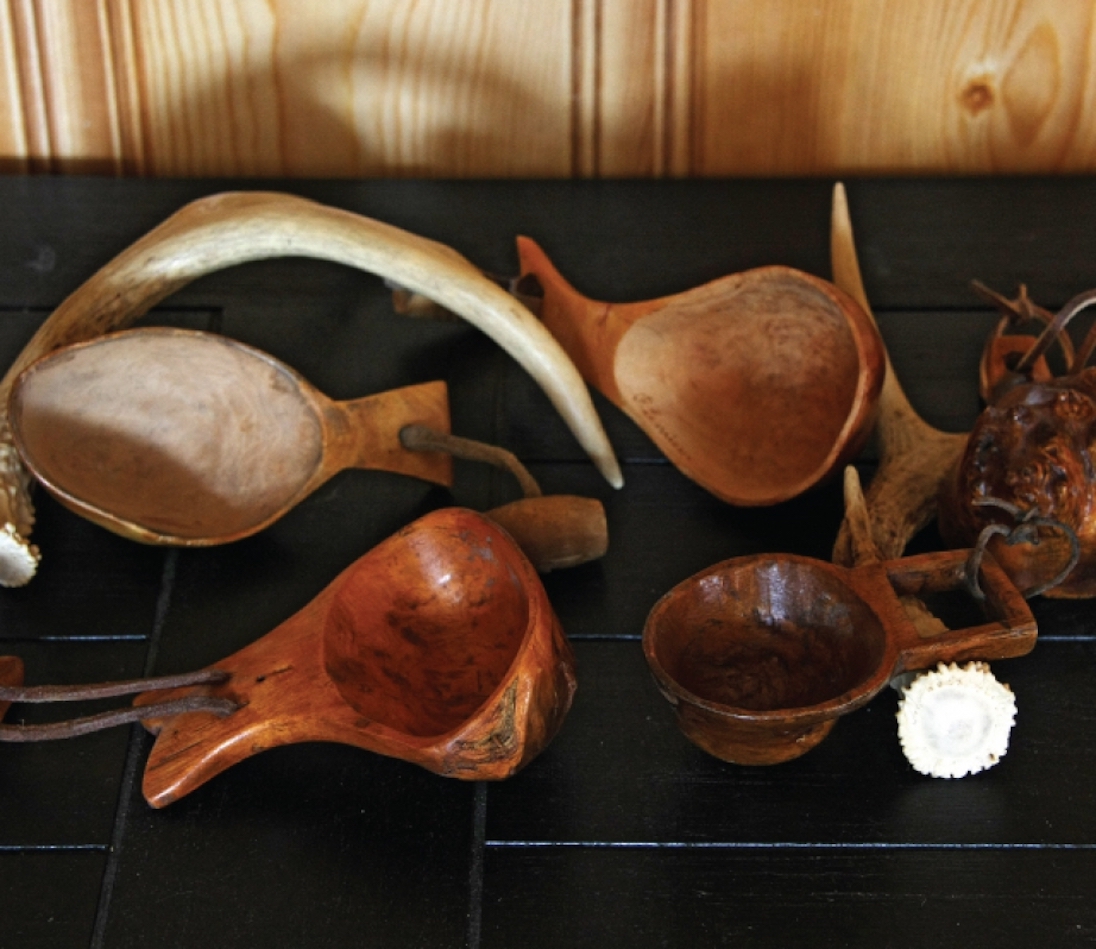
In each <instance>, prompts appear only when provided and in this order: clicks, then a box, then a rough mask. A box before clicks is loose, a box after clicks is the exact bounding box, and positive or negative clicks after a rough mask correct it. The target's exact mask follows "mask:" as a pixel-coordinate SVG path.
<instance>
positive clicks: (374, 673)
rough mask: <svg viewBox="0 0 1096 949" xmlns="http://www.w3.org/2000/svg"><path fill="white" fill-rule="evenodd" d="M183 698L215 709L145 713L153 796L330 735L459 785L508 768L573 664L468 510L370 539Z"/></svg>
mask: <svg viewBox="0 0 1096 949" xmlns="http://www.w3.org/2000/svg"><path fill="white" fill-rule="evenodd" d="M211 668H213V669H219V670H223V671H225V672H228V673H229V674H230V677H229V679H228V680H227V681H226V682H224V683H223V684H220V685H213V686H200V687H197V688H190V689H180V690H175V691H173V692H167V693H165V692H156V693H147V694H146V695H142V696H139V697H138V699H137V704H138V705H141V704H148V703H151V702H155V701H165V700H171V699H173V698H177V697H182V696H184V695H188V694H199V693H203V692H204V693H208V694H210V695H213V696H223V697H226V698H229V699H231V700H232V701H234V702H235V703H236V704H237V705H238V709H237V710H236V711H235V712H233V713H232V714H230V715H228V716H227V717H225V718H217V717H216V716H214V715H212V714H209V713H190V714H186V715H179V716H175V717H173V718H169V719H150V720H147V721H146V722H145V724H146V727H148V728H149V730H150V731H152V732H153V733H154V734H158V735H159V737H158V738H157V741H156V744H155V746H154V747H153V749H152V752H151V754H150V756H149V760H148V765H147V767H146V770H145V778H144V793H145V797H146V798H147V799H148V801H149V803H150V804H151V805H152V806H154V807H160V806H163V805H165V804H168V803H171V802H172V801H174V800H177V799H178V798H180V797H182V796H183V795H184V794H187V793H189V792H190V791H192V790H194V789H195V788H196V787H198V786H200V785H201V784H203V783H204V782H205V781H207V780H209V779H210V778H211V777H213V776H214V775H216V774H219V773H220V772H221V771H223V770H224V769H226V768H228V767H230V766H231V765H233V764H235V763H237V762H238V761H241V760H243V759H244V758H247V757H249V756H251V755H253V754H256V753H257V752H259V751H263V750H265V749H267V748H273V747H276V746H278V745H286V744H292V743H296V742H302V741H337V742H343V743H346V744H350V745H355V746H357V747H360V748H365V749H368V750H370V751H376V752H378V753H380V754H385V755H391V756H393V757H397V758H401V759H404V760H407V761H410V762H413V763H415V764H418V765H421V766H423V767H425V768H428V769H429V770H431V771H435V772H437V773H439V774H443V775H447V776H451V777H458V778H464V779H467V780H483V779H499V778H505V777H508V776H509V775H511V774H513V773H514V772H515V771H517V770H518V769H519V768H520V767H522V766H523V765H524V764H526V763H527V762H528V761H529V760H530V759H532V758H533V757H534V756H535V755H536V754H537V753H539V752H540V750H541V749H542V748H543V747H544V746H545V745H546V744H547V743H548V742H549V741H550V740H551V738H552V737H553V735H554V734H555V733H556V731H557V729H558V728H559V726H560V724H561V723H562V721H563V718H564V716H565V715H566V713H567V710H568V709H569V708H570V704H571V697H572V695H573V692H574V688H575V678H574V659H573V656H572V653H571V649H570V646H569V645H568V643H567V640H566V638H565V637H564V635H563V632H562V630H561V629H560V626H559V622H558V620H557V619H556V617H555V614H554V613H553V612H552V608H551V606H550V604H549V602H548V598H547V595H546V594H545V592H544V587H543V586H542V585H541V582H540V579H539V577H538V576H537V574H536V571H535V570H534V569H533V567H532V565H531V564H530V563H529V562H528V560H527V559H526V558H525V556H524V555H523V554H522V553H521V551H520V550H519V549H518V548H517V546H516V545H515V544H514V542H513V541H512V540H511V539H510V538H509V536H508V535H507V534H506V533H505V532H504V531H502V530H501V529H499V528H498V527H497V526H496V525H495V524H493V523H492V522H491V521H490V520H488V519H487V518H486V517H484V516H483V515H480V514H477V513H475V512H473V511H468V510H464V509H460V508H446V509H443V510H439V511H434V512H433V513H431V514H428V515H426V516H425V517H422V518H420V519H419V520H417V521H415V522H414V523H412V524H410V525H409V526H408V527H406V528H404V529H403V530H401V531H399V532H398V533H397V534H395V535H393V536H392V537H391V538H389V539H388V540H386V541H384V542H383V543H381V544H380V545H378V546H377V547H375V548H374V549H373V550H372V551H370V552H369V553H367V554H366V555H365V556H363V557H362V558H360V559H359V560H358V561H356V562H355V563H354V564H353V565H351V566H350V567H349V568H347V569H346V570H345V571H344V572H343V573H342V574H340V575H339V577H337V578H336V579H335V580H334V581H333V582H332V583H331V584H330V585H329V586H328V587H327V588H326V589H325V590H324V591H323V592H322V593H321V594H320V595H319V596H317V597H316V599H314V600H313V601H312V602H311V603H309V604H308V605H307V606H306V607H304V609H302V610H301V611H300V612H299V613H297V614H296V615H295V616H293V617H291V618H290V619H288V620H286V621H285V622H284V623H282V624H281V625H280V626H278V627H277V628H276V629H274V630H272V631H271V632H270V633H267V634H266V635H265V636H264V637H262V638H261V639H259V640H258V641H256V642H255V643H252V644H251V645H250V646H247V647H246V648H244V649H242V650H240V651H239V652H237V653H236V654H234V655H232V656H229V657H228V658H227V659H225V660H223V661H222V662H218V663H216V664H215V665H214V666H212V667H211Z"/></svg>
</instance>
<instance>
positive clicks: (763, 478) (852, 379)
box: [616, 268, 863, 504]
mask: <svg viewBox="0 0 1096 949" xmlns="http://www.w3.org/2000/svg"><path fill="white" fill-rule="evenodd" d="M862 371H863V366H862V365H861V357H860V353H859V350H858V349H857V345H856V339H855V338H854V336H853V332H852V330H851V329H850V326H849V320H848V317H847V316H846V315H845V313H844V311H843V310H842V309H841V308H840V307H839V306H838V305H837V304H836V303H835V302H834V301H833V300H832V299H831V298H830V297H829V296H827V295H826V294H824V293H823V292H822V291H821V290H819V289H818V288H816V287H814V286H812V285H811V284H810V283H808V282H806V281H804V280H796V279H793V278H791V277H790V276H789V272H786V271H785V270H784V269H783V268H775V269H774V270H773V271H772V272H770V271H769V270H768V269H767V268H766V269H765V270H763V271H748V272H746V273H744V274H736V275H734V276H732V277H726V278H724V279H722V280H719V281H716V282H715V283H713V284H708V285H706V286H704V287H700V288H698V289H697V290H694V291H692V292H690V293H687V294H682V295H681V296H680V297H677V298H674V302H673V306H668V307H666V308H665V309H663V310H660V311H656V312H654V313H651V314H650V315H648V316H646V317H644V318H643V319H642V320H641V321H639V322H638V323H637V324H636V325H635V326H634V327H633V328H632V329H631V330H630V331H629V332H628V333H627V334H626V335H625V336H624V338H623V339H622V341H621V343H620V346H619V348H618V349H617V353H616V381H617V384H618V386H619V388H620V391H621V394H622V396H623V397H624V399H625V401H626V402H627V404H628V407H629V411H630V412H631V413H632V414H633V415H634V416H636V417H637V418H640V419H645V420H646V421H647V423H648V425H647V426H646V427H647V428H648V429H649V434H651V437H652V438H653V439H654V440H655V441H656V443H657V444H658V445H659V447H660V448H661V449H662V450H663V451H664V452H665V453H666V455H667V457H669V458H670V459H671V460H672V461H673V462H674V463H675V464H677V465H678V466H679V467H681V469H682V470H683V471H685V472H686V473H687V474H688V475H689V476H690V477H692V478H693V479H695V480H696V481H698V482H699V483H700V484H702V485H705V486H706V487H709V489H710V490H713V491H714V492H715V493H716V494H718V495H719V496H720V497H724V498H725V499H727V500H730V501H732V502H733V503H739V504H767V503H772V502H773V501H774V500H784V499H786V498H788V497H790V496H792V495H793V494H797V493H799V492H801V491H803V490H805V489H806V488H807V487H810V486H811V484H813V483H814V482H815V481H817V480H818V478H820V477H821V476H822V475H823V474H824V473H826V472H827V470H828V467H829V465H830V464H831V463H832V458H833V456H834V455H835V451H837V450H838V446H839V442H840V441H841V440H843V439H845V438H848V437H850V436H853V437H855V436H856V435H858V434H859V433H857V432H847V431H846V423H847V422H848V420H849V418H850V416H851V415H852V413H853V410H854V407H855V406H856V404H857V392H858V387H859V385H860V378H861V373H862ZM713 406H721V407H723V409H724V410H723V411H713Z"/></svg>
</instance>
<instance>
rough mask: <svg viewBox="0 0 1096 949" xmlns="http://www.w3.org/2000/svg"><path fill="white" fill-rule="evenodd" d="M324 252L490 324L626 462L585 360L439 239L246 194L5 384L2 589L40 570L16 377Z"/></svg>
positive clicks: (42, 338)
mask: <svg viewBox="0 0 1096 949" xmlns="http://www.w3.org/2000/svg"><path fill="white" fill-rule="evenodd" d="M289 256H296V257H316V258H322V259H325V260H331V261H335V262H338V263H342V264H346V265H348V266H351V267H356V268H359V269H362V270H366V271H369V272H371V273H376V274H379V275H381V276H383V277H385V278H386V279H389V280H393V281H396V282H398V283H399V284H400V285H402V286H406V287H409V288H410V289H412V290H414V291H416V292H418V293H421V294H424V295H425V296H427V297H429V298H430V299H433V300H438V301H440V302H441V303H442V304H443V305H445V306H446V307H448V308H449V309H450V310H452V311H453V312H455V313H457V314H459V315H460V316H462V317H463V318H465V319H467V320H468V321H469V322H470V323H472V324H473V325H475V326H476V327H478V328H479V329H481V330H483V332H485V333H486V334H487V335H488V336H490V337H491V338H492V339H493V340H494V341H495V342H497V343H498V344H499V346H501V347H502V348H503V349H504V350H505V351H506V352H508V353H509V354H510V355H511V356H513V357H514V359H516V360H517V361H518V363H520V364H521V366H522V367H523V368H524V369H525V370H526V371H528V372H529V373H530V375H532V376H533V378H534V379H535V380H536V381H537V382H538V383H539V384H540V385H541V387H542V388H543V389H544V391H545V392H546V393H547V395H548V397H549V398H550V399H551V401H552V404H553V405H554V406H555V407H556V409H557V410H558V411H559V412H560V414H561V415H562V416H563V417H564V419H565V420H566V421H567V423H568V425H569V426H570V427H571V429H572V431H573V432H574V434H575V437H576V438H577V439H578V441H579V443H580V444H581V445H582V447H583V448H584V449H585V450H586V451H587V452H588V453H589V454H590V456H591V458H593V460H594V462H595V464H597V466H598V468H599V470H600V471H601V472H602V473H603V474H604V475H605V477H606V478H607V479H608V480H609V481H610V482H611V483H612V484H613V485H614V486H617V487H619V486H620V484H621V483H622V479H621V474H620V467H619V465H618V464H617V461H616V458H615V456H614V455H613V450H612V447H611V446H610V444H609V440H608V438H607V437H606V435H605V431H604V429H603V428H602V426H601V423H600V421H599V419H598V417H597V414H596V412H595V411H594V407H593V403H592V402H591V400H590V395H589V392H588V391H587V389H586V386H585V384H584V383H583V381H582V379H581V377H580V376H579V374H578V372H577V371H576V370H575V367H574V364H573V363H572V362H571V361H570V359H569V358H568V357H567V355H566V353H564V352H563V350H562V349H561V348H560V346H559V344H558V343H557V342H556V341H555V340H554V339H553V337H552V336H551V334H550V333H548V332H547V330H545V328H544V327H543V326H542V325H541V324H540V323H539V322H538V321H537V320H536V318H535V317H533V315H532V314H531V313H529V311H528V310H527V309H526V308H525V307H523V306H522V305H521V304H520V303H518V302H517V301H516V300H515V299H514V298H513V297H512V296H510V295H509V294H507V293H506V292H505V291H504V290H502V289H501V288H500V287H498V286H497V285H495V284H494V283H492V282H491V281H490V280H488V279H487V278H486V277H484V276H483V274H482V273H481V272H480V271H479V270H478V269H477V268H476V267H474V266H473V265H472V264H470V263H469V262H468V261H467V260H465V258H464V257H462V256H461V255H460V254H458V253H457V252H456V251H454V250H453V249H451V248H449V247H446V246H444V245H442V244H439V243H437V242H435V241H431V240H427V239H426V238H423V237H419V236H417V235H414V234H410V233H408V232H407V231H403V230H400V229H399V228H396V227H392V226H391V225H388V224H384V223H382V222H380V221H376V220H373V219H371V218H366V217H363V216H361V215H357V214H352V213H350V212H348V211H343V210H339V209H336V208H331V207H326V206H324V205H320V204H316V203H315V202H312V201H308V200H306V199H304V198H298V197H293V196H291V195H286V194H277V193H266V192H240V193H227V194H220V195H213V196H210V197H207V198H202V199H199V200H197V201H194V202H192V203H191V204H189V205H187V206H185V207H184V208H182V209H180V210H179V211H178V212H176V213H175V214H173V215H172V216H171V217H170V218H168V219H167V220H166V221H164V222H163V223H162V224H161V225H160V226H158V227H157V228H155V229H154V230H152V231H150V232H149V233H148V234H146V235H145V236H144V237H143V238H141V239H140V240H139V241H137V242H136V243H134V244H133V245H131V246H130V247H128V248H127V249H126V250H124V251H123V252H122V253H121V254H119V255H118V256H117V257H116V258H115V259H114V260H112V261H110V262H109V263H108V264H107V265H106V266H104V267H103V268H102V269H101V270H99V271H98V272H97V273H96V274H94V275H93V276H92V277H91V278H90V279H89V280H87V281H86V282H85V283H84V284H82V285H81V286H80V287H78V288H77V289H76V290H75V291H74V292H73V293H72V294H71V295H70V296H69V297H68V298H67V299H66V300H65V301H64V302H63V303H62V304H61V305H60V306H59V307H58V308H57V309H56V310H55V311H54V312H53V313H52V314H51V315H50V316H49V318H48V319H47V320H46V321H45V322H44V323H43V324H42V326H41V327H40V328H39V330H38V331H37V332H36V333H35V334H34V336H33V337H32V338H31V340H30V341H29V342H28V343H27V345H26V347H25V348H24V349H23V352H22V353H21V354H20V355H19V357H18V358H17V359H16V360H15V362H14V363H13V364H12V366H11V367H10V368H9V369H8V371H7V373H6V374H5V375H4V377H3V379H2V380H0V584H2V585H6V586H17V585H20V584H23V583H26V582H28V581H29V580H30V578H31V577H32V576H33V575H34V571H35V569H36V566H37V561H38V551H37V550H36V549H35V548H34V547H33V546H32V545H31V544H30V543H29V536H30V532H31V529H32V527H33V523H34V507H33V504H32V503H31V500H30V495H29V492H28V486H29V476H28V474H27V472H26V471H25V469H24V468H23V466H22V463H21V461H20V459H19V456H18V453H17V452H16V451H15V449H14V447H13V446H12V445H11V441H10V433H9V431H8V424H7V418H6V417H5V415H4V413H5V412H6V411H7V401H8V399H7V397H8V392H9V390H10V388H11V385H12V383H13V382H14V380H15V378H16V377H17V376H18V375H19V373H21V372H22V371H23V370H24V369H26V368H27V367H28V366H29V365H30V364H31V363H32V362H34V361H35V360H36V359H38V358H40V357H41V356H43V355H45V354H46V353H48V352H51V351H52V350H54V349H57V348H59V347H61V346H65V345H68V344H71V343H76V342H80V341H83V340H87V339H92V338H94V337H96V336H101V335H103V334H105V333H107V332H110V331H112V330H117V329H120V328H122V327H124V326H127V325H129V324H130V323H132V322H133V321H134V320H136V319H137V318H138V317H140V316H141V315H143V314H144V313H145V312H147V311H148V309H149V308H150V307H152V306H154V305H155V304H157V303H159V302H160V301H161V300H163V299H164V298H165V297H167V296H169V295H170V294H171V293H173V292H175V291H176V290H178V289H179V288H181V287H183V286H184V285H186V284H187V283H189V282H190V281H192V280H194V279H196V278H198V277H201V276H202V275H204V274H208V273H210V272H212V271H215V270H220V269H223V268H225V267H229V266H232V265H234V264H239V263H243V262H245V261H250V260H261V259H264V258H271V257H289Z"/></svg>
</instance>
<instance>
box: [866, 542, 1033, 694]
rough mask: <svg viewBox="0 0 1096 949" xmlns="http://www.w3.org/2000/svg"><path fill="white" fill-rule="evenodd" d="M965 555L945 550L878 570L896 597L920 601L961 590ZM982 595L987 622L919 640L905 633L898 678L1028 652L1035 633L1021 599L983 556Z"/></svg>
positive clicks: (994, 563) (967, 553)
mask: <svg viewBox="0 0 1096 949" xmlns="http://www.w3.org/2000/svg"><path fill="white" fill-rule="evenodd" d="M969 556H970V551H969V550H947V551H940V552H935V553H929V554H920V555H918V556H914V557H904V558H902V559H901V560H892V561H889V562H888V563H886V564H884V567H885V569H886V572H887V578H888V580H890V583H891V586H892V587H893V588H894V591H895V593H897V594H898V595H899V596H923V595H925V594H928V593H943V592H947V591H949V590H956V589H963V588H964V587H965V586H966V565H967V560H968V558H969ZM979 582H980V584H981V587H982V590H983V592H984V593H985V601H984V603H983V608H984V609H985V612H986V617H987V622H985V623H982V624H980V625H978V626H968V627H966V628H964V629H954V630H951V629H949V630H947V631H946V632H944V633H942V634H941V635H939V636H936V637H933V638H931V639H922V638H921V637H919V636H917V635H916V631H913V630H912V627H911V628H910V633H909V634H908V635H907V636H905V637H902V639H903V640H904V641H901V642H900V643H899V658H898V668H897V669H896V670H895V671H896V674H897V673H898V672H906V671H914V670H918V669H928V668H930V667H932V666H934V665H935V664H936V663H938V662H963V661H966V660H970V659H1010V658H1012V657H1014V656H1022V655H1025V654H1026V653H1028V652H1030V651H1031V650H1032V649H1033V648H1034V646H1035V640H1036V637H1037V634H1038V628H1037V626H1036V623H1035V617H1034V616H1032V613H1031V608H1030V607H1029V606H1028V603H1027V600H1025V599H1024V597H1023V594H1021V593H1020V591H1019V590H1018V589H1017V588H1016V586H1015V584H1013V582H1012V580H1010V579H1009V576H1008V574H1006V573H1005V571H1004V570H1003V569H1002V568H1001V566H1000V565H999V564H998V563H997V561H995V560H994V559H993V557H992V556H990V555H989V554H988V553H987V554H986V555H985V556H984V557H983V558H982V562H981V565H980V567H979Z"/></svg>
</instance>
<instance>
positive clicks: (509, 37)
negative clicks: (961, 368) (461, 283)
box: [0, 0, 1096, 177]
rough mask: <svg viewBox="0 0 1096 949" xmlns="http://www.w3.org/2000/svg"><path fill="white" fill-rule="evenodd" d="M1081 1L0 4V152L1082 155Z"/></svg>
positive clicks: (186, 166) (26, 157) (69, 158)
mask: <svg viewBox="0 0 1096 949" xmlns="http://www.w3.org/2000/svg"><path fill="white" fill-rule="evenodd" d="M1093 32H1094V23H1093V13H1092V9H1091V5H1090V4H1088V3H1085V2H1078V0H1069V2H1057V3H1051V2H1042V3H1039V2H1035V3H1032V2H1024V0H921V2H919V3H917V4H915V5H911V4H909V3H905V2H902V0H877V2H872V3H863V2H857V0H824V2H815V3H810V4H804V3H802V2H800V0H770V2H767V3H763V4H759V3H756V2H753V0H719V2H708V0H627V2H621V0H542V2H539V3H537V4H536V5H535V6H533V7H531V6H530V5H529V4H528V3H525V2H523V0H473V2H465V3H459V4H453V3H450V2H447V0H429V2H418V3H414V4H411V5H408V4H407V3H404V2H400V0H340V2H338V3H326V4H302V3H299V2H293V0H277V2H266V0H142V2H140V3H137V2H133V0H80V2H67V3H66V2H55V0H11V2H9V3H7V4H4V5H3V6H0V63H3V68H0V160H2V161H3V163H4V167H5V169H6V170H27V169H29V170H32V171H43V170H50V171H65V172H80V171H83V172H99V173H108V174H109V173H119V172H120V173H123V174H136V175H158V176H172V175H218V174H219V175H285V176H301V175H311V176H343V177H359V176H371V175H399V176H408V175H416V176H436V177H485V176H486V177H529V176H535V177H543V176H558V177H569V176H576V177H620V176H642V177H659V176H667V175H670V176H709V175H727V174H735V175H742V174H748V175H765V176H767V175H781V176H783V175H796V174H851V173H858V172H859V173H898V172H905V173H909V172H937V173H939V172H953V173H958V172H967V173H969V172H980V173H1000V172H1031V171H1044V172H1049V171H1055V172H1057V171H1078V170H1092V169H1093V167H1094V164H1096V126H1094V120H1093V118H1092V110H1091V109H1090V108H1088V103H1089V102H1090V101H1091V98H1092V95H1093V91H1094V89H1096V63H1094V61H1093V58H1092V57H1091V55H1090V52H1089V50H1090V46H1091V44H1092V40H1093Z"/></svg>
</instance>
